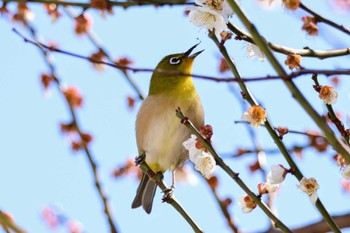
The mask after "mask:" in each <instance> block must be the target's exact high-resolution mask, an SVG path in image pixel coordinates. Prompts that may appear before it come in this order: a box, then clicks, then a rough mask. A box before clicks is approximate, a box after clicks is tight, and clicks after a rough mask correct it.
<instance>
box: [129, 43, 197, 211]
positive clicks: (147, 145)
mask: <svg viewBox="0 0 350 233" xmlns="http://www.w3.org/2000/svg"><path fill="white" fill-rule="evenodd" d="M196 46H197V45H195V46H193V47H192V48H190V49H189V50H188V51H187V52H185V53H178V54H172V55H168V56H166V57H164V58H163V59H162V60H161V61H160V62H159V64H158V65H157V67H156V69H155V71H154V72H153V74H152V78H151V83H150V88H149V95H148V96H147V98H146V99H145V100H144V102H143V103H142V105H141V108H140V110H139V112H138V114H137V119H136V142H137V147H138V152H139V154H140V155H141V154H145V155H146V158H145V161H146V163H147V164H148V165H149V166H150V168H151V169H152V170H153V172H155V173H157V172H161V173H164V172H165V171H166V170H171V171H174V170H175V169H176V168H177V167H178V166H181V165H182V164H183V163H184V162H185V161H186V160H187V159H188V151H187V150H185V148H184V147H183V145H182V143H183V142H184V141H186V140H187V139H188V138H189V137H190V135H191V132H190V130H189V129H187V128H186V127H185V126H183V125H181V124H180V120H179V119H178V118H177V117H176V115H175V110H176V109H177V108H178V107H180V108H181V110H182V111H183V112H184V113H185V114H186V116H187V117H188V118H189V119H190V120H191V121H192V122H193V124H194V125H195V126H196V127H201V126H202V125H203V124H204V113H203V108H202V104H201V101H200V98H199V96H198V93H197V91H196V89H195V87H194V84H193V80H192V77H191V76H190V75H189V76H183V75H179V74H175V73H176V72H182V73H185V74H191V73H192V64H193V61H194V59H195V57H196V56H197V55H198V54H200V53H201V52H202V51H200V52H197V53H195V54H193V55H192V56H190V53H191V52H192V50H193V49H194V48H195V47H196ZM157 71H161V72H157ZM156 188H157V186H156V184H155V182H154V181H152V180H151V179H150V178H149V177H148V176H147V175H146V174H143V176H142V179H141V182H140V185H139V187H138V189H137V192H136V196H135V199H134V201H133V203H132V208H137V207H139V206H141V205H142V207H143V208H144V210H145V211H146V212H147V213H150V212H151V210H152V203H153V198H154V195H155V191H156Z"/></svg>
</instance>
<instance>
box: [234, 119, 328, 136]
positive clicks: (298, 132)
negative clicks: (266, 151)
mask: <svg viewBox="0 0 350 233" xmlns="http://www.w3.org/2000/svg"><path fill="white" fill-rule="evenodd" d="M234 123H235V124H237V123H241V124H249V122H247V121H234ZM261 126H262V127H265V125H261ZM273 128H274V129H275V130H278V127H273ZM288 133H293V134H301V135H305V136H309V137H316V138H324V139H327V138H326V137H325V136H324V135H321V134H318V133H310V132H303V131H298V130H290V129H288Z"/></svg>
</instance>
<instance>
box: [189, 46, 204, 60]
mask: <svg viewBox="0 0 350 233" xmlns="http://www.w3.org/2000/svg"><path fill="white" fill-rule="evenodd" d="M199 44H200V42H199V43H198V44H195V45H194V46H192V47H191V48H190V49H189V50H187V51H186V52H185V53H184V57H185V58H187V57H192V58H195V57H197V56H198V55H199V54H201V53H202V52H203V51H204V49H203V50H201V51H199V52H196V53H194V54H192V55H191V56H190V54H191V52H192V51H193V50H194V49H195V48H196V47H197V45H199Z"/></svg>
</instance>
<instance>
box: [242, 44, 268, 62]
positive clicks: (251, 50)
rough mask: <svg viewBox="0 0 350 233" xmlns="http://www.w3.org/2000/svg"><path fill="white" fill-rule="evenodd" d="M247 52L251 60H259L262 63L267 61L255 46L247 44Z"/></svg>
mask: <svg viewBox="0 0 350 233" xmlns="http://www.w3.org/2000/svg"><path fill="white" fill-rule="evenodd" d="M246 51H247V55H248V57H249V58H250V59H253V60H255V59H256V58H259V59H260V61H262V62H264V61H265V55H264V53H263V52H262V51H261V50H260V49H259V47H258V46H256V45H255V44H252V43H247V45H246Z"/></svg>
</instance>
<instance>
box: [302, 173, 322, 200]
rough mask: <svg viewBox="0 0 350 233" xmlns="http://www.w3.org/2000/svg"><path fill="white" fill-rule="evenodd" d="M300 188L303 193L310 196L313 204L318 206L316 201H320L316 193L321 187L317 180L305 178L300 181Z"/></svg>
mask: <svg viewBox="0 0 350 233" xmlns="http://www.w3.org/2000/svg"><path fill="white" fill-rule="evenodd" d="M298 188H299V189H300V190H301V191H303V192H305V193H306V194H307V195H309V198H310V201H311V203H312V204H314V205H315V204H316V201H317V199H318V196H317V193H316V191H317V189H318V188H319V185H318V183H317V181H316V179H315V178H309V179H307V178H305V177H303V178H302V179H301V180H300V185H298Z"/></svg>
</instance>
